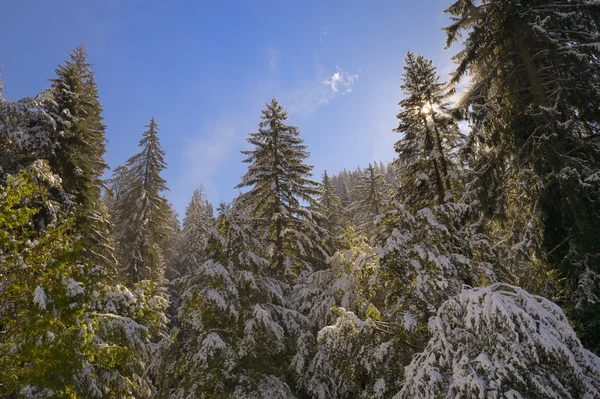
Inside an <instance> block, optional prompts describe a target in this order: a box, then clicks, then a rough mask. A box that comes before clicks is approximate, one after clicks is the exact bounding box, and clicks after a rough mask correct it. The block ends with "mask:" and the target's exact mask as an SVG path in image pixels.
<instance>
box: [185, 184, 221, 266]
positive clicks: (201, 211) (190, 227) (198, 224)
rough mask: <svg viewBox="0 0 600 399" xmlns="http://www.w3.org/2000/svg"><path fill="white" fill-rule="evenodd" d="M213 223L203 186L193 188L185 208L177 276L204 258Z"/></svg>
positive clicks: (211, 209) (211, 212)
mask: <svg viewBox="0 0 600 399" xmlns="http://www.w3.org/2000/svg"><path fill="white" fill-rule="evenodd" d="M213 224H214V216H213V207H212V205H211V204H210V202H208V200H207V199H206V198H205V194H204V187H203V186H202V185H200V187H199V188H197V189H196V190H194V194H193V195H192V199H191V200H190V203H189V204H188V206H187V208H186V209H185V218H184V219H183V230H182V232H181V233H182V237H181V243H180V250H179V256H180V259H179V270H177V276H178V277H180V276H185V275H187V274H189V273H190V272H191V271H193V270H194V267H195V266H197V265H200V264H201V263H203V262H204V260H205V256H206V255H205V252H206V246H207V243H208V232H209V230H210V229H211V228H212V226H213Z"/></svg>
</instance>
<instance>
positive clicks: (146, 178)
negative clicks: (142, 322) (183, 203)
mask: <svg viewBox="0 0 600 399" xmlns="http://www.w3.org/2000/svg"><path fill="white" fill-rule="evenodd" d="M146 127H147V128H148V130H147V131H146V132H144V134H143V135H142V139H141V140H140V143H139V146H140V147H141V148H142V150H141V151H140V152H139V153H138V154H135V155H133V156H132V157H130V158H129V159H128V160H127V163H126V164H125V166H124V168H122V169H120V170H119V174H118V175H117V176H116V179H115V180H113V181H114V182H115V183H116V184H118V185H116V186H114V189H115V191H117V192H118V196H117V197H116V199H115V201H116V204H115V216H114V217H115V220H116V226H115V228H116V231H117V241H118V248H119V250H118V253H119V260H120V264H121V269H122V274H123V276H124V278H125V279H126V280H127V281H131V282H139V281H142V280H145V279H150V280H152V281H156V282H158V283H163V282H164V273H165V267H166V266H165V258H164V255H165V254H164V253H163V251H162V249H163V244H165V242H167V241H169V239H170V237H171V236H172V235H173V234H174V233H175V232H174V231H173V227H174V224H176V223H175V222H176V220H175V219H176V218H174V217H173V216H174V214H173V212H172V210H171V209H170V207H169V203H168V202H167V200H166V199H165V198H164V197H163V196H162V193H163V192H164V191H166V190H168V188H167V182H166V181H165V179H163V178H162V177H161V175H160V174H161V172H162V171H163V170H164V169H165V168H166V167H167V164H166V163H165V161H164V156H165V152H164V150H163V149H162V147H161V146H160V141H159V139H158V124H157V123H156V121H155V120H154V118H152V120H151V121H150V124H149V125H147V126H146Z"/></svg>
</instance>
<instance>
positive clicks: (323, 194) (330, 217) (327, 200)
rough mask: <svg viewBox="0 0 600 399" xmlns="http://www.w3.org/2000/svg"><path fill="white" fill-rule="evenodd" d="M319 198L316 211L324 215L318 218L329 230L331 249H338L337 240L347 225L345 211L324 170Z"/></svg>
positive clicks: (329, 248) (327, 241) (328, 243)
mask: <svg viewBox="0 0 600 399" xmlns="http://www.w3.org/2000/svg"><path fill="white" fill-rule="evenodd" d="M319 191H320V192H319V196H318V198H317V205H316V208H315V209H316V211H317V212H318V213H319V215H321V216H322V220H320V219H317V222H318V223H319V224H320V225H321V226H322V227H324V228H325V230H327V232H328V233H329V234H328V235H329V237H327V239H326V244H327V247H328V250H329V251H332V250H333V249H336V247H337V246H338V245H337V241H338V240H339V238H340V236H341V235H342V233H343V229H344V226H345V225H346V220H345V219H346V218H345V211H344V208H343V207H342V202H341V200H340V197H339V196H338V195H337V194H336V192H335V187H334V185H333V184H332V182H331V179H330V178H329V175H328V174H327V171H325V172H323V179H322V182H321V187H320V189H319Z"/></svg>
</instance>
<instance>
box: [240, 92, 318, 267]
mask: <svg viewBox="0 0 600 399" xmlns="http://www.w3.org/2000/svg"><path fill="white" fill-rule="evenodd" d="M266 105H267V108H266V109H265V110H263V111H262V116H261V119H262V122H260V123H259V125H258V132H256V133H251V134H250V138H248V142H249V143H250V144H252V145H253V146H254V147H255V148H254V149H253V150H248V151H242V153H243V154H245V155H247V156H248V158H246V159H245V160H244V162H246V163H249V164H250V166H249V167H248V172H247V173H246V174H245V175H244V176H243V177H242V181H241V183H239V184H238V185H237V186H236V188H244V187H250V190H249V191H248V192H246V193H244V194H243V196H242V202H243V203H244V205H245V206H246V207H247V209H248V211H249V214H250V215H252V216H253V217H256V218H259V219H260V220H261V221H262V225H263V226H265V227H267V230H268V234H269V240H268V242H269V245H270V247H271V251H272V255H271V256H270V258H271V266H272V268H273V271H274V273H275V275H277V276H280V277H283V276H284V275H285V276H286V278H287V279H289V278H290V277H292V276H294V275H297V274H298V273H299V272H300V271H302V270H307V269H312V268H314V267H319V263H320V262H322V261H323V260H324V258H325V257H326V253H325V251H324V250H323V248H322V245H321V242H320V241H321V239H320V238H321V236H322V235H323V234H324V231H323V229H322V228H321V227H320V226H318V225H317V224H316V223H315V221H314V219H313V214H312V212H311V211H310V209H309V206H312V207H314V206H315V205H316V202H315V199H314V197H315V196H317V195H318V194H319V190H318V187H319V184H318V183H316V182H314V181H312V180H310V177H311V173H310V172H311V170H312V169H313V167H312V166H310V165H306V164H305V163H304V160H305V159H306V158H308V156H309V153H308V152H307V151H306V149H307V147H306V146H305V145H304V144H302V143H303V140H302V139H301V138H300V131H299V130H298V128H297V127H295V126H290V125H286V124H285V123H284V122H285V121H286V120H287V119H288V115H287V112H286V111H284V109H283V106H281V105H280V104H279V102H278V101H277V100H276V99H275V98H273V100H272V101H271V103H269V104H266Z"/></svg>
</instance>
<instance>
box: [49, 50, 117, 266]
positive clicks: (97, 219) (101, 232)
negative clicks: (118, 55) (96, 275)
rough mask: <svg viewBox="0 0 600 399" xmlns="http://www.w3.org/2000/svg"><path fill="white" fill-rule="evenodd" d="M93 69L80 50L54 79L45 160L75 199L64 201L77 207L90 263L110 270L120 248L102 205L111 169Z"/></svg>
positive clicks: (77, 220) (79, 230)
mask: <svg viewBox="0 0 600 399" xmlns="http://www.w3.org/2000/svg"><path fill="white" fill-rule="evenodd" d="M91 67H92V64H90V63H89V62H88V61H87V53H86V51H85V48H84V47H83V45H79V46H77V48H76V49H75V50H74V51H73V52H72V53H71V57H70V60H68V61H66V62H65V64H64V65H61V66H59V67H58V68H57V69H56V78H54V79H51V80H50V81H51V82H52V87H51V89H50V98H49V101H47V102H46V103H47V108H48V111H47V112H48V114H50V115H51V116H52V117H53V118H54V119H55V121H56V129H55V130H54V135H53V137H52V141H53V146H52V148H51V151H49V152H48V153H46V154H44V155H45V156H44V158H46V159H47V160H48V162H49V164H50V167H51V168H52V170H53V171H54V172H55V173H57V174H58V175H59V176H60V177H61V179H62V181H63V189H64V191H65V192H66V193H67V194H69V199H67V200H66V201H63V202H65V204H67V205H70V204H72V205H74V211H75V222H74V226H73V227H74V229H75V231H76V232H77V234H80V235H81V236H82V237H83V238H84V240H85V241H86V243H87V245H86V246H85V248H84V253H85V256H86V258H87V259H89V260H90V261H93V262H95V263H98V262H101V263H103V264H105V265H108V264H113V263H114V262H113V260H114V258H113V257H114V253H113V252H114V249H113V246H114V243H113V242H112V241H111V234H110V223H109V217H108V211H107V209H106V207H105V206H104V203H103V202H102V201H101V190H102V186H103V182H102V176H103V175H104V172H105V171H106V169H107V168H108V165H107V164H106V162H105V161H104V153H105V152H106V146H105V144H106V138H105V129H106V126H105V125H104V124H103V123H102V120H103V117H102V104H101V103H100V101H99V100H98V87H97V85H96V82H95V79H94V73H93V72H92V70H91Z"/></svg>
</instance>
